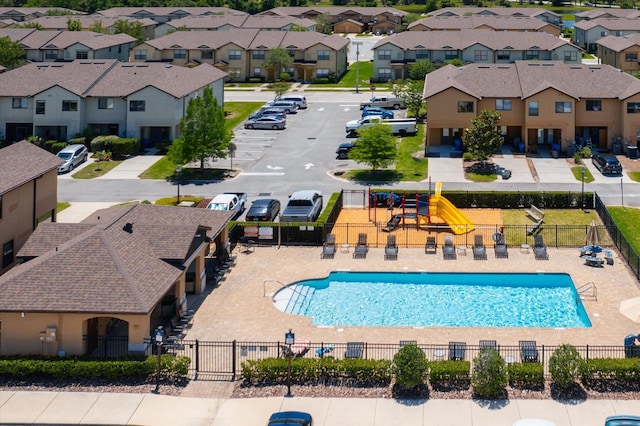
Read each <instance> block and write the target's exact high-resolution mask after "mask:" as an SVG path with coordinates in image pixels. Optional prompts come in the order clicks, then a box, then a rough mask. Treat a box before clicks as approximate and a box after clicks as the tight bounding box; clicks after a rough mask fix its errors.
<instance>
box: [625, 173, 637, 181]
mask: <svg viewBox="0 0 640 426" xmlns="http://www.w3.org/2000/svg"><path fill="white" fill-rule="evenodd" d="M627 174H628V175H629V178H630V179H631V180H632V181H634V182H640V172H627Z"/></svg>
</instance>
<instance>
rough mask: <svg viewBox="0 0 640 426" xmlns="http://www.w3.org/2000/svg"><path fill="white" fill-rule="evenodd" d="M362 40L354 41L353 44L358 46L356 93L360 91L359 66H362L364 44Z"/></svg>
mask: <svg viewBox="0 0 640 426" xmlns="http://www.w3.org/2000/svg"><path fill="white" fill-rule="evenodd" d="M362 43H363V42H361V41H354V42H353V44H354V45H355V46H356V93H360V92H359V90H358V85H359V84H360V76H359V73H358V71H359V68H360V46H362Z"/></svg>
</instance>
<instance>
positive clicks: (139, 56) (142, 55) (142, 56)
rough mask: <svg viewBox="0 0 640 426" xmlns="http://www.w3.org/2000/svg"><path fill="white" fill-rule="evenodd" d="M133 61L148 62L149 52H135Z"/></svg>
mask: <svg viewBox="0 0 640 426" xmlns="http://www.w3.org/2000/svg"><path fill="white" fill-rule="evenodd" d="M133 59H135V60H136V61H146V60H147V51H146V50H135V51H134V52H133Z"/></svg>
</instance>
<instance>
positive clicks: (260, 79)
mask: <svg viewBox="0 0 640 426" xmlns="http://www.w3.org/2000/svg"><path fill="white" fill-rule="evenodd" d="M262 81H263V80H262V77H251V78H250V79H249V83H262Z"/></svg>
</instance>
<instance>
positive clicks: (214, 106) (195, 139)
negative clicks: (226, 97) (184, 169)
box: [168, 87, 232, 169]
mask: <svg viewBox="0 0 640 426" xmlns="http://www.w3.org/2000/svg"><path fill="white" fill-rule="evenodd" d="M180 129H181V130H182V136H181V137H180V138H178V139H176V140H175V141H173V143H172V144H171V146H170V147H169V152H168V157H169V159H170V160H171V161H173V162H174V163H176V164H185V163H188V162H191V161H196V160H198V161H200V169H203V168H204V161H205V160H206V159H207V158H213V159H217V158H226V156H227V153H228V152H229V143H230V142H231V137H232V134H231V132H229V131H228V130H227V129H226V127H225V118H224V110H223V108H222V107H221V106H220V105H219V104H218V100H217V99H216V98H214V97H213V90H211V88H210V87H205V89H204V92H203V94H202V96H198V97H197V98H193V99H191V100H190V101H189V103H188V104H187V111H186V113H185V115H184V117H183V118H182V120H180Z"/></svg>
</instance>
